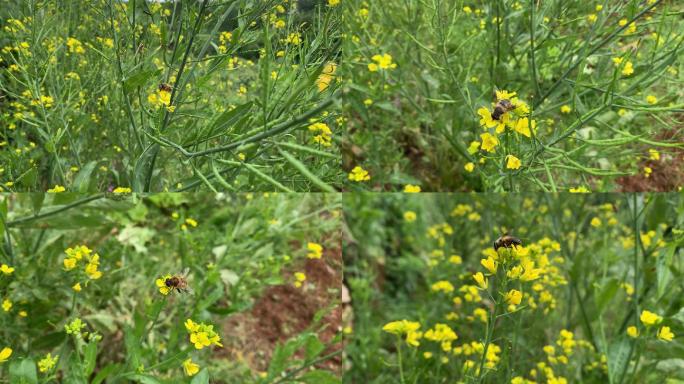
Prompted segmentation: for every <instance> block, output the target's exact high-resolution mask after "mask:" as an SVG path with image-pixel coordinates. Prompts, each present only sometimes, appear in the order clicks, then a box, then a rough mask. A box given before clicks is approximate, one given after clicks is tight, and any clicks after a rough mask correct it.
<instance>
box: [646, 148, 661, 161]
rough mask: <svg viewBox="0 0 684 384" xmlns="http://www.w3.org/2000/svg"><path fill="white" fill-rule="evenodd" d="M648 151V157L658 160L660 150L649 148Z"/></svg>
mask: <svg viewBox="0 0 684 384" xmlns="http://www.w3.org/2000/svg"><path fill="white" fill-rule="evenodd" d="M648 153H649V157H648V158H649V159H651V160H654V161H658V160H660V152H658V150H657V149H653V148H651V149H649V150H648Z"/></svg>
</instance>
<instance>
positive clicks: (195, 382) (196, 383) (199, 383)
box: [190, 368, 209, 384]
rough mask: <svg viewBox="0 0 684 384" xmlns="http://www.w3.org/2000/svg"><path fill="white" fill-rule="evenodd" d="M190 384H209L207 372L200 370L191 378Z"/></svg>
mask: <svg viewBox="0 0 684 384" xmlns="http://www.w3.org/2000/svg"><path fill="white" fill-rule="evenodd" d="M190 384H209V371H207V369H206V368H204V369H202V370H201V371H199V373H197V374H196V375H195V376H194V377H193V378H192V381H191V382H190Z"/></svg>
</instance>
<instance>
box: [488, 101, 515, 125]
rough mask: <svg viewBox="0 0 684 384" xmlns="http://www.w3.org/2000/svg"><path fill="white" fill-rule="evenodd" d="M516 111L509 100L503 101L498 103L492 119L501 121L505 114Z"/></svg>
mask: <svg viewBox="0 0 684 384" xmlns="http://www.w3.org/2000/svg"><path fill="white" fill-rule="evenodd" d="M514 109H515V105H513V103H511V101H510V100H508V99H501V100H499V101H497V102H496V105H495V106H494V110H493V111H492V119H494V120H499V119H500V118H501V116H503V114H504V113H506V112H508V111H512V110H514Z"/></svg>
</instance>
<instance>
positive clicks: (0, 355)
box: [0, 347, 12, 363]
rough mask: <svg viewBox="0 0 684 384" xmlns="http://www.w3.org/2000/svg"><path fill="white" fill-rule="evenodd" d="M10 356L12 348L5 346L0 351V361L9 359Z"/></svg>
mask: <svg viewBox="0 0 684 384" xmlns="http://www.w3.org/2000/svg"><path fill="white" fill-rule="evenodd" d="M10 356H12V348H10V347H5V348H3V349H2V351H0V363H4V362H5V361H7V359H9V357H10Z"/></svg>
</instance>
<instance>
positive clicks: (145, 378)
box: [125, 373, 161, 384]
mask: <svg viewBox="0 0 684 384" xmlns="http://www.w3.org/2000/svg"><path fill="white" fill-rule="evenodd" d="M125 378H126V379H130V380H133V381H135V382H137V383H142V384H161V382H160V381H159V380H157V379H156V378H154V376H150V375H143V374H139V373H136V374H133V375H126V376H125Z"/></svg>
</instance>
